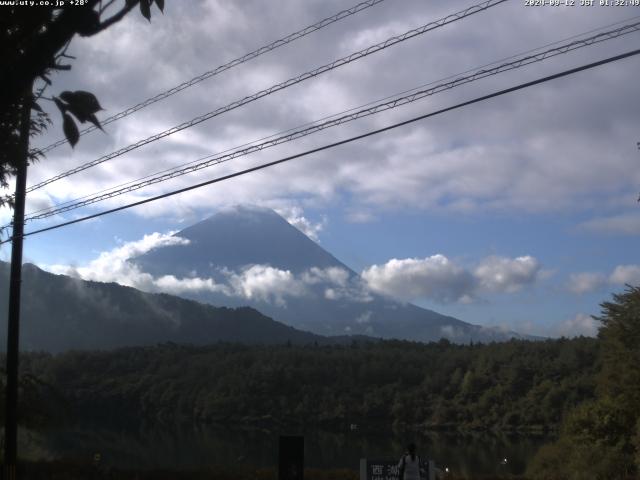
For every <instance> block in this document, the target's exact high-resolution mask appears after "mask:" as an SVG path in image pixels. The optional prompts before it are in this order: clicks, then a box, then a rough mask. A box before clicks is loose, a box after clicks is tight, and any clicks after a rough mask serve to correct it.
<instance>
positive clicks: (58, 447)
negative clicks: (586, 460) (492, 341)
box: [25, 427, 551, 475]
mask: <svg viewBox="0 0 640 480" xmlns="http://www.w3.org/2000/svg"><path fill="white" fill-rule="evenodd" d="M280 434H304V435H305V464H306V465H307V466H308V467H313V468H351V469H358V465H359V459H360V458H362V457H367V458H397V457H399V456H400V455H401V453H402V452H403V450H404V446H405V444H406V443H407V442H409V441H414V442H415V443H417V444H418V446H419V452H418V453H419V454H420V455H422V456H424V457H428V458H432V459H434V460H435V461H436V462H437V464H438V465H441V466H447V467H449V469H450V470H451V471H453V472H455V473H457V474H459V475H472V474H476V475H477V474H494V473H510V474H516V475H517V474H522V473H523V472H524V470H525V468H526V466H527V463H528V462H529V461H530V460H531V459H532V457H533V456H534V455H535V453H536V452H537V450H538V449H539V448H540V447H541V446H542V445H543V444H545V443H547V442H549V441H551V438H549V437H541V436H522V435H511V436H509V435H498V434H487V433H483V434H467V435H463V434H460V433H455V434H451V433H449V434H447V433H431V434H428V435H416V434H399V433H397V432H392V431H386V432H373V433H372V432H361V431H358V430H356V431H345V432H331V431H323V430H313V429H307V430H306V431H293V430H287V431H282V432H269V431H260V430H232V429H224V428H213V427H210V428H185V427H181V428H175V429H169V428H151V429H140V430H135V431H124V430H119V431H115V430H89V429H85V430H83V429H74V430H55V431H48V432H44V433H42V434H41V435H38V436H37V441H34V440H32V441H31V444H30V445H25V447H26V448H27V449H30V450H32V451H38V452H40V455H42V456H43V457H46V458H49V459H52V458H56V459H67V460H74V461H80V462H82V461H84V460H88V459H93V458H94V454H96V453H99V454H100V462H101V463H102V464H103V465H105V466H113V467H118V468H123V469H159V468H169V469H178V470H182V469H184V470H187V469H195V468H202V467H209V466H234V465H246V466H253V467H273V466H275V463H276V458H277V445H278V442H277V440H278V435H280ZM33 438H36V437H33Z"/></svg>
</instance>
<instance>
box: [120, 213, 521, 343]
mask: <svg viewBox="0 0 640 480" xmlns="http://www.w3.org/2000/svg"><path fill="white" fill-rule="evenodd" d="M174 235H175V236H176V237H180V238H181V239H183V241H181V242H175V244H172V245H167V246H163V247H161V248H156V249H153V250H151V251H149V252H147V253H145V254H143V255H140V256H138V257H135V258H134V259H131V260H130V261H131V262H132V263H133V264H134V265H135V266H136V267H137V268H138V269H140V270H141V271H142V272H144V273H148V274H150V275H152V276H154V277H157V278H161V277H163V276H168V275H172V276H173V277H175V278H179V279H194V280H196V279H198V280H205V281H206V284H207V285H209V288H203V289H192V290H185V291H182V292H181V293H180V294H179V295H180V296H183V297H185V298H190V299H193V300H198V301H201V302H206V303H210V304H213V305H217V306H227V307H240V306H250V307H253V308H255V309H257V310H259V311H261V312H263V313H264V314H266V315H268V316H270V317H272V318H274V319H275V320H277V321H279V322H282V323H284V324H287V325H289V326H292V327H294V328H296V329H301V330H306V331H310V332H313V333H316V334H320V335H345V334H349V335H353V334H360V335H368V336H373V337H380V338H397V339H405V340H412V341H421V342H427V341H437V340H439V339H441V338H447V339H449V340H451V341H454V342H460V343H466V342H470V341H474V342H476V341H480V342H487V341H504V340H509V339H510V338H528V337H526V336H523V335H519V334H517V333H515V332H510V331H503V330H500V329H496V328H488V327H482V326H479V325H473V324H470V323H466V322H463V321H461V320H458V319H456V318H453V317H450V316H446V315H441V314H439V313H437V312H434V311H432V310H428V309H425V308H421V307H418V306H416V305H413V304H411V303H404V302H401V301H397V300H394V299H393V298H388V297H385V296H382V295H380V294H377V293H375V292H373V291H371V290H370V289H369V288H367V286H366V283H365V282H364V281H363V280H362V279H361V278H360V276H359V275H358V274H357V273H356V272H354V271H353V270H352V269H350V268H349V267H348V266H346V265H345V264H343V263H342V262H340V261H339V260H338V259H337V258H335V257H334V256H333V255H331V254H330V253H329V252H327V251H326V250H324V249H323V248H322V247H321V246H320V245H318V244H317V243H315V242H314V241H313V240H311V239H310V238H309V237H307V236H306V235H304V234H303V233H302V232H301V231H300V230H298V229H297V228H295V227H294V226H292V225H291V224H289V223H288V222H287V221H286V220H285V219H284V218H283V217H281V216H280V215H278V214H277V213H276V212H274V211H273V210H270V209H266V208H260V207H246V206H237V207H233V208H228V209H225V210H222V211H220V212H218V213H217V214H215V215H213V216H212V217H210V218H208V219H206V220H203V221H201V222H199V223H196V224H195V225H192V226H190V227H187V228H185V229H184V230H181V231H179V232H177V233H175V234H174ZM201 283H202V282H201Z"/></svg>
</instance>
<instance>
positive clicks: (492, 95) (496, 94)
mask: <svg viewBox="0 0 640 480" xmlns="http://www.w3.org/2000/svg"><path fill="white" fill-rule="evenodd" d="M638 54H640V49H636V50H632V51H630V52H626V53H623V54H620V55H615V56H613V57H609V58H606V59H604V60H600V61H597V62H592V63H589V64H586V65H582V66H580V67H576V68H571V69H569V70H564V71H562V72H559V73H556V74H553V75H548V76H546V77H542V78H539V79H537V80H533V81H530V82H525V83H521V84H519V85H516V86H514V87H509V88H506V89H504V90H499V91H497V92H494V93H490V94H488V95H483V96H481V97H476V98H474V99H472V100H468V101H466V102H462V103H458V104H456V105H453V106H451V107H447V108H443V109H440V110H437V111H435V112H431V113H427V114H424V115H420V116H418V117H414V118H411V119H409V120H405V121H403V122H399V123H395V124H393V125H389V126H387V127H384V128H380V129H377V130H373V131H370V132H367V133H363V134H361V135H356V136H354V137H350V138H347V139H345V140H340V141H338V142H334V143H331V144H328V145H323V146H322V147H317V148H314V149H311V150H307V151H305V152H301V153H298V154H295V155H290V156H288V157H285V158H281V159H279V160H274V161H273V162H268V163H264V164H262V165H258V166H255V167H251V168H247V169H245V170H241V171H239V172H234V173H231V174H228V175H224V176H222V177H217V178H214V179H211V180H208V181H206V182H201V183H197V184H195V185H190V186H188V187H184V188H180V189H178V190H173V191H171V192H167V193H163V194H162V195H157V196H155V197H151V198H146V199H144V200H139V201H137V202H133V203H129V204H127V205H122V206H120V207H116V208H112V209H110V210H105V211H102V212H98V213H94V214H92V215H87V216H85V217H81V218H77V219H75V220H69V221H67V222H63V223H59V224H56V225H52V226H49V227H45V228H41V229H39V230H33V231H31V232H28V233H25V234H24V235H23V237H28V236H31V235H35V234H38V233H43V232H48V231H51V230H55V229H58V228H62V227H66V226H68V225H73V224H76V223H80V222H84V221H87V220H91V219H94V218H97V217H101V216H104V215H108V214H111V213H115V212H119V211H122V210H127V209H129V208H133V207H137V206H139V205H144V204H146V203H150V202H155V201H157V200H161V199H163V198H168V197H171V196H174V195H177V194H180V193H184V192H188V191H190V190H195V189H197V188H201V187H205V186H207V185H212V184H214V183H219V182H222V181H225V180H230V179H232V178H236V177H239V176H242V175H246V174H248V173H252V172H256V171H258V170H263V169H265V168H268V167H273V166H275V165H279V164H281V163H285V162H288V161H290V160H294V159H296V158H301V157H305V156H308V155H311V154H313V153H317V152H321V151H324V150H328V149H330V148H334V147H337V146H340V145H345V144H347V143H351V142H354V141H357V140H362V139H363V138H367V137H371V136H373V135H378V134H380V133H383V132H386V131H389V130H393V129H396V128H399V127H402V126H405V125H409V124H411V123H415V122H418V121H420V120H424V119H427V118H430V117H434V116H436V115H440V114H442V113H445V112H450V111H452V110H456V109H459V108H462V107H466V106H469V105H472V104H475V103H479V102H482V101H485V100H489V99H491V98H495V97H499V96H502V95H505V94H507V93H511V92H515V91H517V90H522V89H524V88H528V87H532V86H534V85H538V84H541V83H545V82H548V81H551V80H555V79H557V78H561V77H566V76H568V75H572V74H574V73H578V72H581V71H584V70H588V69H591V68H595V67H598V66H601V65H605V64H608V63H612V62H615V61H618V60H622V59H624V58H629V57H632V56H635V55H638ZM11 240H12V237H10V238H8V239H6V240H3V241H2V242H0V245H2V244H4V243H7V242H10V241H11Z"/></svg>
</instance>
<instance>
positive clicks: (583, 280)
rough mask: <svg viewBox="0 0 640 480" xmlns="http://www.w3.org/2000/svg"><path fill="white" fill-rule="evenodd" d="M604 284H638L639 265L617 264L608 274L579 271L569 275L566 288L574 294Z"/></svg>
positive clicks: (639, 281) (591, 290) (639, 283)
mask: <svg viewBox="0 0 640 480" xmlns="http://www.w3.org/2000/svg"><path fill="white" fill-rule="evenodd" d="M606 285H615V286H621V285H640V265H634V264H629V265H618V266H616V267H615V268H614V269H613V271H612V272H611V273H610V274H608V275H607V274H604V273H597V272H580V273H572V274H571V275H569V281H568V283H567V288H568V289H569V290H570V291H572V292H573V293H576V294H583V293H589V292H593V291H596V290H599V289H601V288H603V287H605V286H606Z"/></svg>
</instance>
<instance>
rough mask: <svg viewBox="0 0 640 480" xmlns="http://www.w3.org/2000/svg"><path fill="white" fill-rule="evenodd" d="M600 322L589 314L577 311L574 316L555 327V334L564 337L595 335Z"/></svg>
mask: <svg viewBox="0 0 640 480" xmlns="http://www.w3.org/2000/svg"><path fill="white" fill-rule="evenodd" d="M599 326H600V323H599V322H597V321H596V320H594V319H593V318H592V317H591V315H587V314H585V313H578V314H577V315H576V316H575V317H573V318H569V319H567V320H565V321H563V322H561V323H560V324H559V325H558V326H557V328H556V332H555V333H556V334H557V335H559V336H564V337H578V336H580V335H583V336H586V337H595V336H596V335H597V334H598V327H599Z"/></svg>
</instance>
